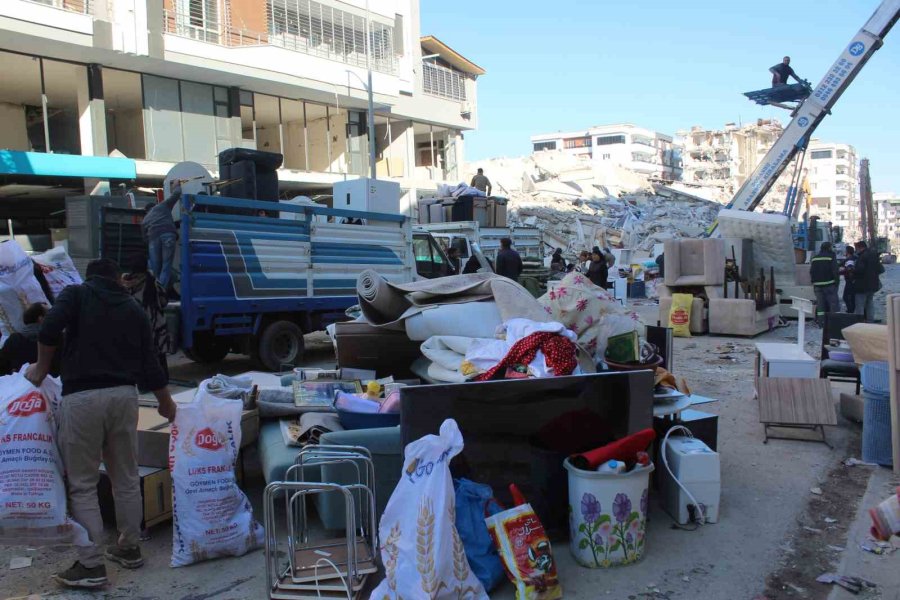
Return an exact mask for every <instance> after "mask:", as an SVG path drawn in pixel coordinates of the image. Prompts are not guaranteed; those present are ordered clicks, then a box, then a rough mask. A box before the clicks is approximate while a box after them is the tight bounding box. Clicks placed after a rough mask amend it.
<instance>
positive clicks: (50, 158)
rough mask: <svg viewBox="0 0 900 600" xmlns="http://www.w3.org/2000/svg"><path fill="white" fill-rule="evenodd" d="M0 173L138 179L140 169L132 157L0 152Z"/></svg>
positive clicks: (15, 151) (16, 151)
mask: <svg viewBox="0 0 900 600" xmlns="http://www.w3.org/2000/svg"><path fill="white" fill-rule="evenodd" d="M0 174H2V175H48V176H53V177H89V178H96V179H135V178H136V177H137V169H136V167H135V164H134V161H133V160H131V159H130V158H110V157H108V156H79V155H77V154H47V153H45V152H20V151H18V150H0Z"/></svg>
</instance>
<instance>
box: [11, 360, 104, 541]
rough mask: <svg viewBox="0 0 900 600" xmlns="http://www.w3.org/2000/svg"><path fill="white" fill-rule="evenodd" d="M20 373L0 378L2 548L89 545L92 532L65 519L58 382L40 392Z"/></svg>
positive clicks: (51, 380)
mask: <svg viewBox="0 0 900 600" xmlns="http://www.w3.org/2000/svg"><path fill="white" fill-rule="evenodd" d="M27 367H28V365H25V366H23V367H22V368H21V369H20V370H19V372H18V373H14V374H13V375H6V376H4V377H0V407H2V408H0V544H8V545H16V546H23V545H29V546H41V545H53V544H68V543H72V544H77V545H79V546H84V545H87V544H88V543H89V542H88V535H87V531H85V530H84V528H82V527H81V525H79V524H78V523H76V522H75V521H73V520H72V519H71V518H69V516H68V515H67V514H66V486H65V484H64V483H63V476H62V474H63V464H62V459H61V457H60V454H59V450H58V449H57V444H56V420H55V419H54V414H53V407H54V406H56V405H57V404H58V401H59V394H60V390H61V387H62V386H61V384H60V382H59V379H56V378H53V377H47V378H46V379H44V382H43V383H42V384H41V387H40V388H36V387H34V386H33V385H32V384H31V382H29V381H28V380H27V379H25V369H26V368H27Z"/></svg>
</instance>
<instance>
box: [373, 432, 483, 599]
mask: <svg viewBox="0 0 900 600" xmlns="http://www.w3.org/2000/svg"><path fill="white" fill-rule="evenodd" d="M462 449H463V439H462V434H460V432H459V427H458V426H457V425H456V421H454V420H453V419H447V420H446V421H444V423H443V424H442V425H441V433H440V435H439V436H438V435H426V436H425V437H423V438H421V439H418V440H416V441H415V442H412V443H411V444H409V445H408V446H407V447H406V450H405V451H404V461H403V472H402V474H401V476H400V482H399V483H398V484H397V487H396V488H395V489H394V493H393V494H391V499H390V500H388V503H387V507H386V508H385V509H384V515H383V516H382V517H381V524H380V526H379V528H378V537H379V539H380V540H381V542H380V543H381V560H382V561H383V562H384V570H385V579H384V581H382V582H381V583H380V584H379V585H378V587H377V588H375V591H373V592H372V595H371V596H370V600H384V599H385V598H389V599H392V600H398V599H399V598H405V599H406V600H416V599H422V600H443V599H448V600H449V599H451V598H452V599H453V600H461V599H465V600H487V598H488V595H487V594H486V593H485V591H484V587H483V586H482V585H481V582H480V581H478V579H477V578H476V577H475V575H474V574H473V573H472V570H471V569H470V568H469V561H468V559H467V558H466V551H465V549H464V548H463V544H462V541H461V540H460V538H459V533H458V532H457V531H456V524H455V523H456V500H455V498H456V496H455V494H454V491H453V480H452V479H451V477H450V460H451V459H452V458H453V457H454V456H456V455H457V454H459V453H460V452H462Z"/></svg>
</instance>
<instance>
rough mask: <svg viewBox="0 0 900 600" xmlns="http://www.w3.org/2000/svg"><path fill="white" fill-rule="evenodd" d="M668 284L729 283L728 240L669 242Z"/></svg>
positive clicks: (705, 284)
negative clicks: (726, 281) (726, 245)
mask: <svg viewBox="0 0 900 600" xmlns="http://www.w3.org/2000/svg"><path fill="white" fill-rule="evenodd" d="M665 260H666V269H665V271H666V275H665V283H666V286H668V287H685V286H707V285H709V286H716V285H722V284H723V283H724V282H725V241H724V240H722V239H699V240H697V239H680V240H666V241H665Z"/></svg>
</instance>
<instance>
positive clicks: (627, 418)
mask: <svg viewBox="0 0 900 600" xmlns="http://www.w3.org/2000/svg"><path fill="white" fill-rule="evenodd" d="M400 406H401V408H400V432H401V436H402V440H403V445H404V447H405V446H406V444H408V443H410V442H412V441H414V440H416V439H418V438H420V437H422V436H424V435H427V434H437V433H438V430H439V429H440V426H441V423H443V422H444V420H445V419H455V420H456V422H457V424H458V425H459V429H460V431H461V432H462V435H463V443H464V444H465V447H464V449H463V451H462V453H461V454H460V455H459V456H457V457H456V458H455V459H454V460H453V462H452V463H451V465H450V468H451V472H452V473H453V476H454V477H465V478H467V479H471V480H472V481H475V482H478V483H486V484H488V485H490V486H491V488H492V489H493V491H494V496H495V497H497V498H498V499H499V500H500V502H501V503H502V504H504V505H505V506H507V507H509V506H511V505H512V498H511V496H510V494H509V490H508V487H509V484H510V483H515V484H516V485H517V486H518V487H519V489H520V490H521V491H522V492H523V494H524V495H525V497H526V498H527V499H528V501H529V502H530V503H531V505H532V506H533V507H534V509H535V511H536V512H537V514H538V516H539V517H540V518H541V520H542V521H543V523H544V526H545V528H546V529H547V530H548V532H550V534H551V535H552V536H554V537H561V536H564V535H567V533H568V480H567V476H566V471H565V469H564V468H563V464H562V463H563V459H565V458H566V457H567V456H569V455H571V454H574V453H577V452H584V451H586V450H591V449H593V448H597V447H600V446H602V445H604V444H606V443H609V442H611V441H613V440H616V439H619V438H622V437H624V436H625V435H627V434H629V433H634V432H635V431H639V430H641V429H646V428H648V427H652V426H653V372H652V371H629V372H606V373H595V374H590V375H574V376H569V377H550V378H541V379H513V380H503V381H486V382H480V383H460V384H446V385H427V386H411V387H404V388H401V389H400Z"/></svg>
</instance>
